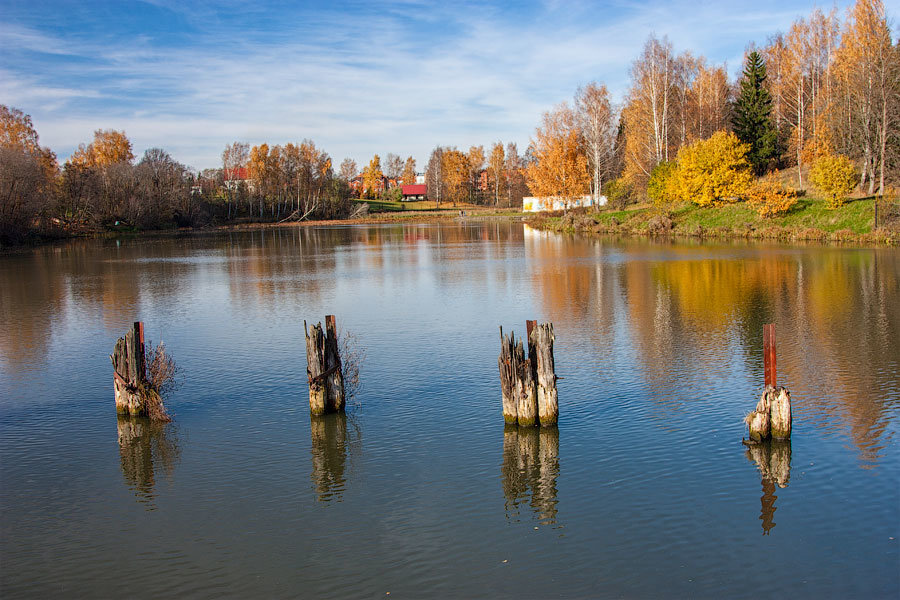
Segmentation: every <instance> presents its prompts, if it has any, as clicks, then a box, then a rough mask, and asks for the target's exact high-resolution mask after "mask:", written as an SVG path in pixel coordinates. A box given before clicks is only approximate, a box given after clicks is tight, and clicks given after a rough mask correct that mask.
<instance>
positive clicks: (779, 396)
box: [746, 324, 792, 444]
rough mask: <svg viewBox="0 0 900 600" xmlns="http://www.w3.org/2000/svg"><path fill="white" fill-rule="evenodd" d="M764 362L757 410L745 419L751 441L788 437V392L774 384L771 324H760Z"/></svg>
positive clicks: (789, 434) (789, 406)
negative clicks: (763, 384)
mask: <svg viewBox="0 0 900 600" xmlns="http://www.w3.org/2000/svg"><path fill="white" fill-rule="evenodd" d="M763 365H764V371H765V385H766V387H765V390H763V393H762V396H761V397H760V398H759V402H757V404H756V410H754V411H753V412H751V413H750V414H749V415H747V418H746V421H747V427H748V429H749V433H750V440H749V443H751V444H754V443H757V444H758V443H760V442H762V441H764V440H767V439H769V438H772V439H774V440H787V439H790V437H791V425H792V423H791V421H792V416H791V393H790V392H789V391H788V390H787V388H784V387H781V386H779V385H778V383H777V372H776V368H775V325H774V324H768V325H763Z"/></svg>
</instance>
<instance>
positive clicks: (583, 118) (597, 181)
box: [575, 82, 616, 204]
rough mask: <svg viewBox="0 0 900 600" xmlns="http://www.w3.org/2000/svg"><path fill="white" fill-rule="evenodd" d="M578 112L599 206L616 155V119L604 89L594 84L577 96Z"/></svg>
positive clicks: (581, 89)
mask: <svg viewBox="0 0 900 600" xmlns="http://www.w3.org/2000/svg"><path fill="white" fill-rule="evenodd" d="M575 109H576V111H577V113H576V114H577V118H578V124H579V127H580V128H581V135H582V137H583V138H584V145H585V152H586V154H587V159H588V165H589V167H590V171H591V196H592V198H593V199H594V203H595V204H596V203H599V201H600V195H601V193H602V192H601V190H602V189H603V179H604V177H605V176H606V174H607V172H608V170H609V163H610V160H611V159H612V157H613V155H614V154H615V141H616V127H615V116H614V114H613V110H612V106H611V104H610V101H609V91H608V90H607V89H606V86H605V85H599V84H597V83H596V82H591V83H589V84H588V85H587V86H585V87H582V88H579V89H578V92H577V93H576V94H575Z"/></svg>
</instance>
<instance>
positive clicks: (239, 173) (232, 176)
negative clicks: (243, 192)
mask: <svg viewBox="0 0 900 600" xmlns="http://www.w3.org/2000/svg"><path fill="white" fill-rule="evenodd" d="M224 171H225V172H224V175H225V187H226V188H228V189H233V188H237V187H238V186H239V185H240V184H241V183H246V184H249V183H250V181H249V180H250V169H248V168H247V167H235V168H233V169H224Z"/></svg>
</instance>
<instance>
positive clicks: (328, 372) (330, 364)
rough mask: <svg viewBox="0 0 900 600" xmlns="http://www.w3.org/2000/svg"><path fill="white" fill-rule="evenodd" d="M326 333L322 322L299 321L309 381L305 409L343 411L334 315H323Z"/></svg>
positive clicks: (342, 377) (343, 401)
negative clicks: (314, 323) (308, 322)
mask: <svg viewBox="0 0 900 600" xmlns="http://www.w3.org/2000/svg"><path fill="white" fill-rule="evenodd" d="M325 323H326V328H327V332H326V331H323V330H322V323H318V324H317V325H314V326H313V327H311V328H308V327H307V324H306V321H303V330H304V332H305V334H306V375H307V381H308V382H309V412H310V413H311V414H313V415H324V414H325V413H327V412H339V411H342V410H344V406H345V399H344V376H343V373H342V370H341V356H340V350H339V348H338V339H337V327H336V325H335V320H334V315H326V317H325Z"/></svg>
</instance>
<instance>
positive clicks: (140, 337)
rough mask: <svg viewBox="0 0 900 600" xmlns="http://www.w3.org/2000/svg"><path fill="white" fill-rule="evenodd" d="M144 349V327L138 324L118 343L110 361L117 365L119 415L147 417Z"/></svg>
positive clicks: (115, 381) (116, 383)
mask: <svg viewBox="0 0 900 600" xmlns="http://www.w3.org/2000/svg"><path fill="white" fill-rule="evenodd" d="M144 357H145V350H144V324H143V323H142V322H141V321H135V323H134V325H133V326H132V328H131V329H129V330H128V332H127V333H126V334H125V337H121V338H119V339H118V340H116V347H115V349H114V350H113V353H112V354H111V355H110V357H109V359H110V360H111V361H112V365H113V379H114V385H115V395H116V412H118V413H119V414H121V415H130V416H135V417H137V416H141V417H143V416H147V395H146V392H147V367H146V359H145V358H144Z"/></svg>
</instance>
